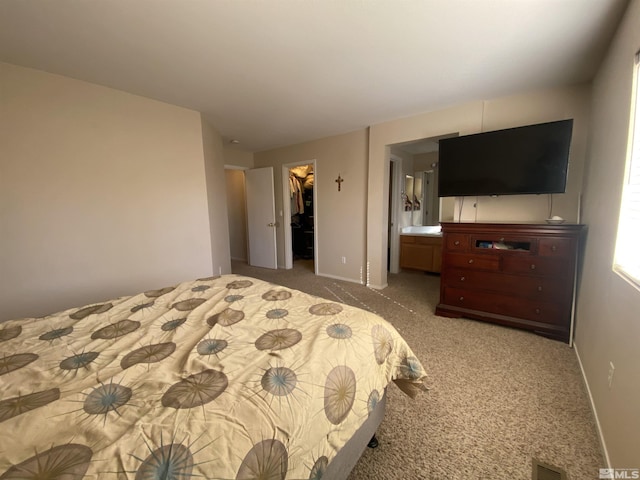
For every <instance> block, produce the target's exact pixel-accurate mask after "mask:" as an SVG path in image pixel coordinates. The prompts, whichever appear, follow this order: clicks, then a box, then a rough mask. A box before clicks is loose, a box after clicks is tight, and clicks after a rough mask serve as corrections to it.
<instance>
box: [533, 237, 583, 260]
mask: <svg viewBox="0 0 640 480" xmlns="http://www.w3.org/2000/svg"><path fill="white" fill-rule="evenodd" d="M574 248H575V247H574V242H573V240H571V239H570V238H541V239H540V241H539V242H538V255H540V256H543V257H566V256H567V255H571V252H572V251H573V249H574Z"/></svg>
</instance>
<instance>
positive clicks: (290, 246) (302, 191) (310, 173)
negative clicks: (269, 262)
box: [282, 160, 318, 274]
mask: <svg viewBox="0 0 640 480" xmlns="http://www.w3.org/2000/svg"><path fill="white" fill-rule="evenodd" d="M315 178H316V161H315V160H309V161H306V162H297V163H289V164H285V165H283V166H282V185H283V192H282V193H283V199H282V205H283V215H282V218H283V223H284V263H285V268H293V264H294V262H297V261H300V263H302V262H304V263H305V264H309V267H310V268H311V269H312V270H313V272H314V273H316V274H317V273H318V270H317V263H318V262H317V261H316V258H317V254H318V243H317V241H316V238H317V230H318V229H317V216H316V212H317V190H318V189H317V188H316V185H315V183H316V182H315Z"/></svg>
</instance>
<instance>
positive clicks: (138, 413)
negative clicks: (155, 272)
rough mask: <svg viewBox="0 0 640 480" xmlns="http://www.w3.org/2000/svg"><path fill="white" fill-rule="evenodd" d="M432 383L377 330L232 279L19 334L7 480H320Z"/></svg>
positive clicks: (12, 355) (403, 349)
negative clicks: (396, 390)
mask: <svg viewBox="0 0 640 480" xmlns="http://www.w3.org/2000/svg"><path fill="white" fill-rule="evenodd" d="M424 377H425V373H424V370H423V367H422V365H421V364H420V362H419V361H418V359H416V358H415V356H414V354H413V353H412V351H411V349H410V348H409V347H408V345H407V344H406V342H405V341H404V340H403V339H402V337H401V336H400V335H399V334H398V332H397V331H396V330H395V329H394V328H393V327H392V326H391V325H390V324H389V323H388V322H386V321H385V320H383V319H382V318H380V317H378V316H376V315H374V314H372V313H369V312H366V311H364V310H361V309H358V308H355V307H351V306H347V305H343V304H339V303H335V302H331V301H327V300H325V299H322V298H319V297H314V296H311V295H308V294H304V293H302V292H299V291H296V290H293V289H290V288H285V287H282V286H278V285H274V284H271V283H267V282H264V281H261V280H258V279H254V278H248V277H242V276H238V275H223V276H221V277H212V278H207V279H200V280H196V281H192V282H185V283H181V284H179V285H176V286H172V287H168V288H162V289H159V290H151V291H147V292H145V293H142V294H139V295H135V296H130V297H122V298H118V299H115V300H112V301H108V302H104V303H100V304H95V305H89V306H86V307H83V308H75V309H69V310H66V311H63V312H59V313H57V314H54V315H50V316H47V317H42V318H26V319H19V320H12V321H9V322H5V323H3V324H0V392H1V393H0V395H1V396H0V431H1V432H2V434H1V435H0V479H36V478H56V479H58V478H59V479H63V478H64V479H74V480H75V479H80V478H92V479H95V478H114V479H119V480H120V479H122V480H124V479H191V478H206V479H254V478H255V479H258V478H260V479H262V478H265V479H267V478H268V479H303V478H305V479H306V478H314V479H319V478H322V473H323V471H324V469H325V468H326V466H327V465H328V464H329V463H330V462H331V460H332V459H333V457H334V456H335V454H336V453H337V451H339V450H340V448H341V447H342V446H343V445H344V444H345V443H346V442H347V441H348V440H349V438H350V437H351V436H352V435H353V433H354V432H355V431H356V430H357V429H358V427H360V425H361V424H362V423H363V422H364V421H365V420H366V419H367V417H368V415H369V413H370V412H371V411H372V410H373V409H374V408H375V405H376V403H377V402H378V401H379V400H380V398H381V395H382V394H383V392H384V388H385V387H386V386H387V384H388V383H390V382H391V381H394V382H395V383H396V385H398V386H399V387H400V388H401V389H402V390H403V391H405V392H406V393H407V394H409V395H410V396H413V395H415V394H416V393H417V392H419V391H420V390H422V389H424V385H423V379H424Z"/></svg>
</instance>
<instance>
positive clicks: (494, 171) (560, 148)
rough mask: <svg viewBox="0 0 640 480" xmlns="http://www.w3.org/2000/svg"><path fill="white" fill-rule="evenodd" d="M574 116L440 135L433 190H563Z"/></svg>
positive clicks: (512, 192)
mask: <svg viewBox="0 0 640 480" xmlns="http://www.w3.org/2000/svg"><path fill="white" fill-rule="evenodd" d="M572 130H573V119H570V120H560V121H557V122H548V123H540V124H536V125H527V126H525V127H516V128H508V129H505V130H496V131H492V132H485V133H477V134H474V135H464V136H460V137H452V138H447V139H443V140H440V147H439V163H438V164H439V172H438V196H440V197H460V196H478V195H525V194H543V193H564V191H565V188H566V183H567V167H568V164H569V147H570V145H571V132H572Z"/></svg>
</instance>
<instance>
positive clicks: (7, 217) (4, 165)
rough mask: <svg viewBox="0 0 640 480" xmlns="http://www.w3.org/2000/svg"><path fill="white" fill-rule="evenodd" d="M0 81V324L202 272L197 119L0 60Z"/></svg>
mask: <svg viewBox="0 0 640 480" xmlns="http://www.w3.org/2000/svg"><path fill="white" fill-rule="evenodd" d="M0 82H1V83H0V110H1V112H2V114H1V115H0V231H1V234H0V272H1V274H0V319H8V318H13V317H18V316H27V315H43V314H47V313H51V312H52V311H55V310H59V309H62V308H67V307H72V306H77V305H81V304H85V303H89V302H94V301H101V300H105V299H108V298H112V297H114V296H118V295H124V294H130V293H137V292H139V291H141V290H143V289H149V288H157V287H161V286H164V285H167V284H171V283H174V282H177V281H179V280H186V279H190V278H195V277H201V276H207V275H210V274H211V273H212V250H211V236H210V227H209V224H210V220H209V213H208V208H207V185H206V183H205V164H204V158H203V142H202V130H201V120H200V114H199V113H198V112H194V111H191V110H187V109H184V108H179V107H175V106H172V105H167V104H164V103H161V102H157V101H153V100H149V99H147V98H142V97H138V96H135V95H130V94H127V93H123V92H120V91H116V90H112V89H109V88H104V87H100V86H97V85H93V84H89V83H86V82H81V81H77V80H73V79H70V78H65V77H61V76H58V75H52V74H48V73H44V72H40V71H36V70H31V69H26V68H22V67H17V66H13V65H9V64H3V63H0ZM222 195H223V198H224V190H223V192H222ZM222 202H223V203H224V199H223V200H222Z"/></svg>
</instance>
